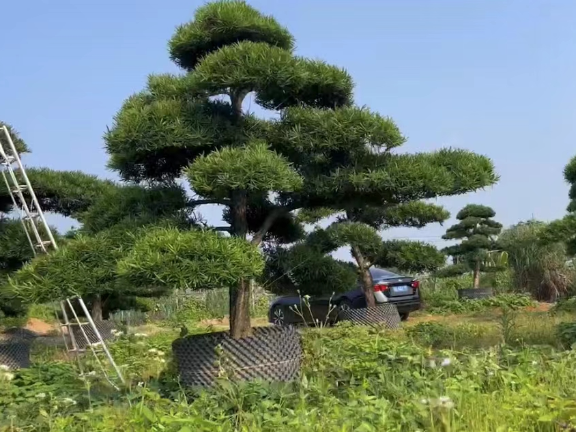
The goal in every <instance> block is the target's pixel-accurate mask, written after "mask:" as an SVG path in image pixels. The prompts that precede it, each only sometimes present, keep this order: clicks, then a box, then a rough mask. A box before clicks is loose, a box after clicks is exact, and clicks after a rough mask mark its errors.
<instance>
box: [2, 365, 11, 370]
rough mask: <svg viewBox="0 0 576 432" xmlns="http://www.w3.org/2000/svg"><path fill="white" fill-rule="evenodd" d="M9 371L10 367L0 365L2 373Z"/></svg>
mask: <svg viewBox="0 0 576 432" xmlns="http://www.w3.org/2000/svg"><path fill="white" fill-rule="evenodd" d="M9 370H10V366H8V365H5V364H1V365H0V371H9Z"/></svg>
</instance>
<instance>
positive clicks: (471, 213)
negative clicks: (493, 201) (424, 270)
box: [439, 204, 502, 288]
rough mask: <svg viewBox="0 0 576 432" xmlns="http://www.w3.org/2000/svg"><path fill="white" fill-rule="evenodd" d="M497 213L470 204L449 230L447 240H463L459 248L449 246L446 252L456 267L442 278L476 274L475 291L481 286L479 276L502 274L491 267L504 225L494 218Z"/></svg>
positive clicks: (448, 268)
mask: <svg viewBox="0 0 576 432" xmlns="http://www.w3.org/2000/svg"><path fill="white" fill-rule="evenodd" d="M495 215H496V212H495V211H494V210H492V209H491V208H490V207H487V206H483V205H478V204H468V205H467V206H465V207H464V208H463V209H462V210H460V211H459V212H458V214H457V215H456V219H458V220H459V221H460V222H458V223H457V224H455V225H453V226H451V227H450V228H448V229H447V230H446V234H444V235H443V236H442V238H443V239H444V240H461V242H460V243H459V244H456V245H454V246H448V247H447V248H445V249H444V252H445V253H446V254H448V255H451V256H452V257H453V258H454V265H452V266H449V267H446V268H444V269H442V270H441V271H440V272H439V275H440V276H453V275H457V274H464V273H467V272H469V271H472V272H473V276H474V278H473V288H478V287H479V286H480V272H481V271H494V270H499V268H498V267H497V266H495V265H491V262H490V260H489V258H490V254H491V253H492V252H494V251H497V250H499V245H498V243H497V236H498V234H500V232H501V231H502V224H500V223H499V222H496V221H495V220H493V219H492V218H493V217H494V216H495Z"/></svg>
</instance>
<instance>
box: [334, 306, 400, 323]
mask: <svg viewBox="0 0 576 432" xmlns="http://www.w3.org/2000/svg"><path fill="white" fill-rule="evenodd" d="M338 319H339V320H340V321H350V322H352V323H355V324H359V325H371V326H384V327H386V328H389V329H397V328H400V322H401V319H400V314H399V313H398V309H397V308H396V306H395V305H393V304H390V303H384V304H380V305H378V306H376V307H373V308H362V309H347V310H342V311H340V313H339V314H338Z"/></svg>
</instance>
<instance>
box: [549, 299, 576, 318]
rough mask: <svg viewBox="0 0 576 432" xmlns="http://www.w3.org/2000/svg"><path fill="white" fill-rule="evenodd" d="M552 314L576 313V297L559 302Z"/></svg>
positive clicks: (551, 310)
mask: <svg viewBox="0 0 576 432" xmlns="http://www.w3.org/2000/svg"><path fill="white" fill-rule="evenodd" d="M550 313H553V314H558V313H570V314H575V313H576V297H569V298H565V299H561V300H559V301H558V302H557V303H556V304H555V305H554V306H553V307H552V308H551V309H550Z"/></svg>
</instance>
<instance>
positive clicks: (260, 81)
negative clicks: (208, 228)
mask: <svg viewBox="0 0 576 432" xmlns="http://www.w3.org/2000/svg"><path fill="white" fill-rule="evenodd" d="M293 46H294V40H293V37H292V35H290V33H289V32H288V31H287V30H286V29H285V28H284V27H282V26H281V25H280V24H278V23H277V22H276V21H275V20H274V19H273V18H271V17H267V16H264V15H262V14H260V13H259V12H258V11H256V10H255V9H254V8H252V7H251V6H249V5H247V4H246V3H245V2H241V1H221V2H215V3H210V4H207V5H205V6H203V7H201V8H199V9H198V10H197V12H196V14H195V17H194V20H193V21H191V22H189V23H187V24H185V25H182V26H181V27H179V28H178V29H177V31H176V34H175V35H174V37H173V38H172V40H171V41H170V44H169V47H170V55H171V58H172V59H173V60H174V61H175V62H176V64H178V65H179V66H181V67H182V68H183V69H184V71H185V74H183V75H181V76H172V75H161V76H152V77H150V79H149V82H148V86H147V88H146V89H145V91H143V92H141V93H139V94H137V95H134V96H132V97H131V98H129V99H128V100H127V101H126V103H125V104H124V106H123V107H122V109H121V110H120V112H119V113H118V115H117V116H116V118H115V123H114V125H113V127H112V128H111V130H109V131H108V133H107V134H106V145H107V149H108V152H109V153H110V155H111V159H110V166H111V167H112V168H113V169H115V170H117V171H118V172H119V173H120V175H121V176H122V177H123V178H124V179H126V180H130V181H134V182H144V183H149V182H168V183H170V182H174V181H176V180H177V179H178V178H179V177H180V176H181V175H182V173H183V171H185V175H186V177H187V178H188V179H189V180H190V185H191V186H192V189H193V190H194V191H195V193H197V194H199V195H200V198H201V199H199V200H196V201H191V202H190V203H189V205H190V206H195V205H199V204H206V203H215V204H221V205H223V206H225V207H226V209H225V214H224V216H225V219H226V220H227V221H228V222H229V223H230V226H229V227H224V228H223V227H218V229H220V230H227V231H229V232H230V234H231V235H232V236H235V237H239V238H241V239H245V238H248V237H251V241H252V243H253V244H254V245H259V244H260V243H261V242H262V241H263V240H265V239H274V238H276V237H277V236H278V235H279V234H281V233H282V234H287V233H289V234H297V233H298V230H297V229H287V228H286V227H287V226H290V225H292V224H293V222H294V219H293V215H292V213H293V212H295V211H296V210H298V209H303V208H307V209H312V208H319V207H328V208H332V209H337V210H340V209H341V208H342V207H343V204H344V203H346V204H347V205H349V204H351V203H354V202H356V203H362V205H365V204H366V203H374V204H376V205H379V204H381V203H382V202H386V203H390V204H399V203H403V202H407V201H413V200H420V199H426V198H431V197H436V196H438V195H451V194H459V193H465V192H468V191H470V190H475V189H477V188H480V187H484V186H487V185H489V184H492V183H493V182H494V181H495V180H496V176H495V174H494V170H493V166H492V163H491V162H490V160H489V159H487V158H485V157H482V156H479V155H476V154H473V153H470V152H467V151H463V150H441V151H438V152H435V153H431V154H410V155H398V154H395V153H394V152H393V150H394V149H395V148H396V147H398V146H400V145H401V144H402V143H403V142H404V138H403V136H402V134H401V133H400V131H399V130H398V128H397V127H396V125H395V124H394V122H393V121H392V120H390V119H388V118H385V117H382V116H380V115H378V114H376V113H373V112H371V111H369V110H368V109H366V108H357V107H355V106H353V100H352V91H353V84H352V79H351V78H350V76H349V75H348V74H347V73H346V72H345V71H343V70H342V69H340V68H337V67H333V66H330V65H327V64H326V63H324V62H321V61H318V60H308V59H305V58H302V57H299V56H296V55H294V53H293ZM249 95H251V96H253V100H254V101H255V102H256V103H258V104H259V105H260V106H261V107H263V108H265V109H269V110H275V111H278V112H279V116H277V120H263V119H260V118H257V117H255V116H254V115H252V114H250V113H248V112H246V110H245V106H246V104H245V102H246V101H247V99H246V98H247V96H249ZM183 277H184V276H183ZM230 294H231V295H230V325H231V335H232V337H234V338H240V337H243V336H247V335H249V334H250V332H251V328H250V317H249V312H250V309H249V306H250V302H249V295H250V291H249V289H248V284H247V281H245V280H243V281H241V282H240V283H239V285H238V287H236V288H235V289H232V290H231V292H230Z"/></svg>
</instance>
